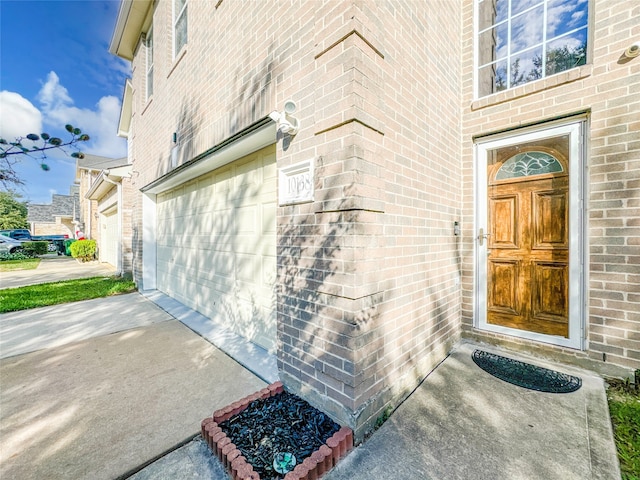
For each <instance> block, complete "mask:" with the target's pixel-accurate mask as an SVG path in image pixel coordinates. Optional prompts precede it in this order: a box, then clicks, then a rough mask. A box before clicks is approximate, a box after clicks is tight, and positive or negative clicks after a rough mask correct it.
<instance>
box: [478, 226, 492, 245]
mask: <svg viewBox="0 0 640 480" xmlns="http://www.w3.org/2000/svg"><path fill="white" fill-rule="evenodd" d="M490 236H491V234H490V233H484V228H480V230H479V231H478V244H479V245H480V246H482V245H484V239H485V238H489V237H490Z"/></svg>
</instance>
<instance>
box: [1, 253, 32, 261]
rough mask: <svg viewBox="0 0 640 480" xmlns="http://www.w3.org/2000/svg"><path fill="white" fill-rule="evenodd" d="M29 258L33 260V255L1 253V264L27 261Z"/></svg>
mask: <svg viewBox="0 0 640 480" xmlns="http://www.w3.org/2000/svg"><path fill="white" fill-rule="evenodd" d="M29 258H32V255H28V254H26V253H25V252H13V253H5V252H2V253H0V262H4V261H9V260H27V259H29Z"/></svg>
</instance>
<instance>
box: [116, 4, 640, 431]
mask: <svg viewBox="0 0 640 480" xmlns="http://www.w3.org/2000/svg"><path fill="white" fill-rule="evenodd" d="M638 18H640V5H637V4H636V3H635V2H624V1H623V2H610V1H607V0H589V1H587V0H566V1H563V0H531V1H527V2H522V1H515V0H478V1H473V2H472V1H467V2H457V1H428V2H397V1H391V0H390V1H367V0H357V1H355V0H354V1H341V2H337V1H333V0H327V1H312V2H310V1H302V0H301V1H293V2H281V1H275V0H274V1H266V0H265V1H260V2H243V1H237V0H219V1H216V2H200V1H189V0H161V1H156V2H152V1H142V0H140V1H135V2H132V1H128V0H127V1H123V2H122V4H121V8H120V13H119V17H118V21H117V24H116V28H115V32H114V36H113V40H112V44H111V51H112V52H113V53H115V54H116V55H119V56H121V57H122V58H125V59H128V60H131V61H132V67H133V78H132V79H131V81H130V82H129V83H128V84H127V89H126V91H125V102H124V109H123V112H124V111H126V112H127V113H126V114H124V116H126V117H127V118H126V119H125V120H126V127H125V128H124V130H125V131H126V132H127V133H128V134H129V139H130V143H129V162H130V163H131V164H132V165H133V169H134V170H135V172H137V173H136V174H135V175H133V176H132V179H131V183H132V187H133V190H134V192H135V193H134V197H135V198H134V200H133V203H132V207H133V211H132V216H133V218H132V221H133V224H132V225H133V232H134V233H133V238H134V241H133V262H134V274H135V279H136V280H137V281H138V284H139V287H140V288H141V289H145V290H153V289H157V290H160V291H162V292H164V293H166V294H168V295H170V296H172V297H174V298H175V299H177V300H179V301H180V302H182V303H183V304H185V305H187V306H188V307H190V308H192V309H195V310H197V311H199V312H201V313H203V314H204V315H206V316H207V317H209V318H211V321H212V322H216V323H217V324H220V325H223V326H225V327H226V328H228V329H229V330H232V331H234V332H236V333H238V334H240V335H242V336H244V337H246V338H248V339H250V340H252V341H253V342H255V343H257V344H258V345H261V346H262V347H264V348H265V349H267V350H269V351H271V352H274V353H275V354H276V355H277V359H278V369H279V374H280V377H281V379H282V380H283V381H284V382H285V384H286V386H287V388H289V389H290V390H291V391H294V392H296V393H298V394H299V395H301V396H303V397H304V398H306V399H307V400H309V401H310V402H311V403H313V404H314V405H316V406H318V407H320V408H322V409H323V410H325V411H326V412H328V413H330V414H331V415H332V416H333V417H334V418H335V419H337V420H338V421H339V422H340V423H342V424H346V425H349V426H350V427H352V428H354V430H355V432H356V438H357V439H361V438H362V437H363V435H364V432H365V431H366V430H367V429H368V428H369V427H370V426H371V425H372V424H373V423H374V422H375V419H376V418H377V417H378V416H379V415H380V414H381V412H383V411H384V409H385V408H386V407H387V406H388V405H390V404H393V405H396V404H397V403H398V402H399V401H401V400H402V399H403V398H404V397H405V396H406V395H408V393H409V392H410V391H411V390H412V389H413V388H414V387H415V386H416V385H417V383H418V382H419V381H420V380H421V379H422V378H424V376H425V375H427V374H428V373H429V372H430V371H431V370H432V369H433V368H434V366H435V365H437V364H438V362H440V361H441V360H442V359H443V358H444V357H445V356H446V354H447V352H448V351H450V349H451V348H452V347H453V345H455V344H456V342H459V341H460V340H461V339H465V338H466V339H473V340H477V341H480V342H487V343H495V344H500V345H504V346H507V347H509V348H513V349H518V350H522V351H526V352H528V353H530V354H533V355H539V356H545V357H548V358H551V359H554V360H556V361H561V362H566V363H571V364H576V365H580V366H583V367H587V368H590V369H593V370H595V371H598V372H601V373H604V374H611V375H625V374H628V373H629V372H630V371H631V370H632V369H636V368H640V313H638V312H639V311H640V242H638V238H640V224H639V223H638V218H640V169H639V167H638V159H639V158H640V57H638V56H634V55H636V52H637V50H634V48H631V46H632V45H633V44H634V43H636V42H638V41H640V31H639V30H638ZM627 50H628V52H627V54H626V55H625V52H626V51H627ZM289 100H292V102H289ZM283 119H285V120H286V121H283ZM122 121H123V119H122V118H121V122H122ZM296 129H297V132H295V130H296ZM292 132H295V133H296V134H295V135H290V133H292Z"/></svg>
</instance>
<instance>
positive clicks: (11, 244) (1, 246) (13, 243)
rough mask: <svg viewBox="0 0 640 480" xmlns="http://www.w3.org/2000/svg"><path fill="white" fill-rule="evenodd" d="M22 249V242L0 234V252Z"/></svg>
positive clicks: (13, 251) (12, 251)
mask: <svg viewBox="0 0 640 480" xmlns="http://www.w3.org/2000/svg"><path fill="white" fill-rule="evenodd" d="M20 250H22V242H21V241H20V240H15V239H13V238H11V237H7V236H5V235H0V253H15V252H19V251H20Z"/></svg>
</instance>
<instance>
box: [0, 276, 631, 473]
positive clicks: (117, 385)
mask: <svg viewBox="0 0 640 480" xmlns="http://www.w3.org/2000/svg"><path fill="white" fill-rule="evenodd" d="M79 265H80V264H79ZM32 272H33V271H32ZM36 272H37V271H36ZM67 274H68V272H67ZM32 275H33V273H32ZM59 275H64V273H62V274H59ZM12 277H13V275H12ZM5 278H6V277H5ZM5 278H3V279H2V280H3V281H4V280H5ZM23 280H24V279H23ZM16 283H17V281H16ZM16 286H17V285H16ZM156 300H158V299H156ZM164 308H167V309H168V310H170V311H173V310H174V308H173V307H172V308H168V307H166V306H165V307H164ZM185 308H186V307H185ZM475 348H481V349H484V350H487V351H490V352H493V353H497V354H499V355H503V356H507V357H512V358H516V359H519V360H522V361H525V362H528V363H532V364H536V365H539V366H542V367H546V368H550V369H554V370H559V371H562V372H565V373H568V374H572V375H576V376H579V377H580V378H581V379H582V387H581V388H580V389H579V390H578V391H576V392H573V393H568V394H550V393H541V392H536V391H532V390H527V389H524V388H521V387H517V386H514V385H511V384H508V383H505V382H503V381H501V380H499V379H497V378H495V377H493V376H491V375H489V374H488V373H486V372H484V371H483V370H481V369H480V368H479V367H477V366H476V365H475V363H474V362H473V360H472V359H471V354H472V352H473V350H474V349H475ZM2 357H4V358H3V359H1V360H0V382H1V385H2V388H1V389H0V439H1V441H0V478H20V479H26V480H28V479H36V478H48V479H69V478H73V479H85V478H86V479H89V478H91V479H114V478H130V479H131V480H163V479H166V480H181V479H185V480H186V479H194V478H202V479H210V480H228V479H229V477H228V475H227V474H226V473H225V472H224V470H223V469H222V467H221V465H220V463H219V462H218V461H217V460H216V459H215V458H213V457H212V456H211V455H210V453H209V451H208V449H207V447H206V445H205V444H203V442H202V441H201V440H200V439H198V438H195V439H194V440H192V441H189V439H191V438H193V437H194V436H195V435H196V434H197V432H198V430H199V426H200V421H201V420H202V419H203V418H204V417H206V416H208V415H210V414H211V412H212V411H213V410H215V409H217V408H220V407H222V406H224V405H227V404H229V403H231V402H233V401H235V400H238V399H239V398H242V397H244V396H246V395H248V394H250V393H252V392H254V391H256V390H258V389H260V388H262V387H263V386H264V385H265V383H264V382H263V381H261V380H260V379H259V378H258V377H256V376H255V375H253V374H252V373H250V372H249V371H248V370H246V369H245V368H243V367H242V366H240V365H239V364H238V363H236V362H235V361H233V360H231V359H230V358H229V357H228V356H227V355H225V354H223V353H222V352H221V351H220V350H218V349H216V348H215V347H214V346H212V345H211V344H210V343H209V342H207V341H206V340H205V339H203V338H202V337H200V336H199V335H197V334H195V333H194V332H193V331H192V330H190V329H189V328H187V327H186V326H185V325H184V324H182V323H181V322H179V321H177V320H175V319H174V317H173V316H171V315H169V314H167V313H166V312H165V311H163V310H161V309H160V308H158V307H157V306H156V305H155V304H153V303H152V302H151V301H150V300H149V299H147V298H144V297H142V296H141V295H139V294H137V293H136V294H130V295H124V296H121V297H111V298H107V299H98V300H90V301H87V302H79V303H76V304H67V305H60V306H57V307H46V308H42V309H36V310H30V311H25V312H16V313H10V314H4V315H0V358H2ZM182 444H184V446H181V447H180V445H182ZM165 454H166V455H165ZM130 474H133V476H129V475H130ZM324 478H325V479H326V480H371V479H373V480H377V479H384V480H387V479H389V480H391V479H393V480H403V479H407V480H408V479H421V480H422V479H424V480H456V479H461V480H462V479H465V480H484V479H491V480H494V479H508V480H516V479H523V480H525V479H526V480H555V479H558V480H586V479H593V480H596V479H598V480H600V479H602V480H616V479H619V478H620V471H619V466H618V460H617V456H616V452H615V446H614V443H613V436H612V431H611V424H610V420H609V413H608V406H607V402H606V397H605V392H604V383H603V381H602V379H601V378H599V377H597V376H595V375H593V374H591V373H589V372H586V371H582V370H578V369H573V368H569V367H565V366H561V365H555V364H548V363H545V362H543V361H540V360H539V359H532V358H527V357H524V356H522V355H516V354H513V353H511V352H507V351H502V350H500V349H497V348H494V347H489V346H486V345H483V346H478V345H474V344H471V343H464V342H463V343H460V344H459V345H458V346H457V347H456V348H455V349H454V351H453V352H452V353H451V355H449V356H448V357H447V358H446V359H445V360H444V361H443V362H442V363H441V364H440V365H439V366H438V367H437V368H436V369H435V370H434V371H433V372H432V373H431V374H430V375H429V376H428V377H427V379H426V380H425V381H424V382H423V383H422V384H421V385H420V386H419V387H418V388H417V389H416V390H415V391H414V392H413V393H412V394H411V395H410V396H409V398H408V399H407V400H406V401H405V402H404V403H403V404H402V405H400V406H399V407H398V409H397V410H396V411H395V412H394V413H393V415H392V416H391V418H390V419H389V420H388V421H387V422H386V423H385V424H384V425H383V426H382V427H381V428H380V429H379V430H378V431H377V432H375V433H374V434H373V435H372V436H371V437H370V438H369V439H368V441H367V442H365V443H364V444H363V445H361V446H360V447H358V448H356V449H355V450H354V451H353V452H351V453H350V454H349V455H348V456H347V457H346V458H345V459H343V460H342V461H341V462H340V463H339V464H338V466H337V467H336V468H334V469H333V470H332V471H331V472H330V473H328V474H327V475H326V476H325V477H324Z"/></svg>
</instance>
